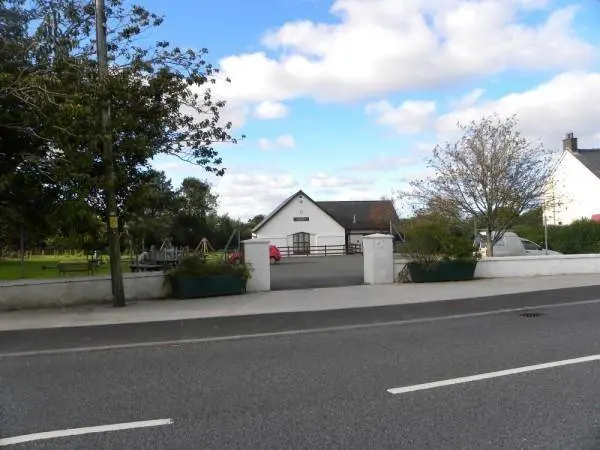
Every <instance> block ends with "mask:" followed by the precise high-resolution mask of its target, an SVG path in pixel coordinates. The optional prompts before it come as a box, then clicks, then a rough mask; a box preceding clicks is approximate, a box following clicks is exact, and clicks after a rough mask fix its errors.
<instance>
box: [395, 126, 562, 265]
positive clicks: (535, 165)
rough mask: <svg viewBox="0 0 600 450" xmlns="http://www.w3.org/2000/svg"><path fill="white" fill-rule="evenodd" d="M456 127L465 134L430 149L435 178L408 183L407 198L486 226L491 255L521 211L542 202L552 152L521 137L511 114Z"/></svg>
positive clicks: (430, 163) (418, 204)
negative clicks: (453, 140) (456, 139)
mask: <svg viewBox="0 0 600 450" xmlns="http://www.w3.org/2000/svg"><path fill="white" fill-rule="evenodd" d="M458 125H459V127H460V128H461V129H462V131H463V136H462V137H461V138H460V139H459V140H458V141H457V142H455V143H447V144H445V145H444V146H437V147H436V148H435V149H434V152H433V157H432V158H431V159H430V160H429V164H428V166H429V168H430V169H432V170H433V176H431V177H429V178H427V179H424V180H417V181H414V182H412V183H411V188H412V189H411V191H410V192H408V193H405V195H407V196H408V197H409V198H411V199H412V200H413V201H414V204H415V205H416V206H417V207H418V208H420V209H421V210H423V209H428V210H434V211H437V212H440V213H444V214H446V215H453V216H458V217H460V218H462V219H471V218H477V219H478V221H479V222H480V223H484V224H485V227H486V230H487V232H488V236H489V237H488V251H489V253H488V254H489V255H491V254H492V253H491V252H492V248H493V244H494V243H496V242H498V241H499V240H500V239H501V238H502V236H503V235H504V233H505V232H506V231H507V230H508V228H509V227H511V226H512V225H513V224H514V223H515V221H516V219H517V218H518V217H519V216H520V215H521V214H522V213H523V212H525V211H527V210H530V209H533V208H537V207H539V206H541V205H542V204H543V203H544V201H545V192H546V188H547V184H548V182H549V180H550V175H551V171H552V165H551V154H550V153H549V152H547V151H545V150H544V148H543V147H542V146H541V145H540V144H537V143H533V142H530V141H528V140H527V139H526V138H524V137H523V136H522V135H521V134H520V132H519V131H518V130H517V120H516V118H515V117H514V116H513V117H509V118H508V119H505V120H502V119H500V118H499V117H498V116H497V115H493V116H491V117H484V118H483V119H481V120H480V121H478V122H475V121H473V122H471V123H470V124H468V125H462V124H458ZM492 234H493V236H492Z"/></svg>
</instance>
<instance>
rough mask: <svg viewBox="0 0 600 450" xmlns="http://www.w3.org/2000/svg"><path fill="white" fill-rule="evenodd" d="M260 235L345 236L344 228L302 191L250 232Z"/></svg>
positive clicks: (282, 204)
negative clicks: (308, 234) (303, 233)
mask: <svg viewBox="0 0 600 450" xmlns="http://www.w3.org/2000/svg"><path fill="white" fill-rule="evenodd" d="M252 231H253V232H254V233H256V234H258V233H260V234H261V235H279V234H281V233H282V232H284V231H285V232H286V234H293V233H297V232H305V233H312V234H337V235H339V234H341V235H342V236H343V235H344V234H345V229H344V227H343V226H342V225H341V224H339V223H338V222H337V221H336V220H335V219H334V218H333V217H331V216H330V215H329V213H327V212H326V211H324V210H323V209H322V208H321V207H320V206H319V205H318V204H317V203H316V202H315V201H313V200H312V199H311V198H310V197H309V196H308V195H306V194H305V193H304V192H303V191H298V192H297V193H295V194H294V195H292V196H291V197H289V198H287V199H286V200H285V201H284V202H283V203H281V204H280V205H279V206H278V207H277V208H275V209H274V210H273V212H272V213H271V214H269V215H268V216H267V217H265V219H264V220H263V221H262V222H261V223H259V224H258V225H257V226H256V227H254V229H253V230H252Z"/></svg>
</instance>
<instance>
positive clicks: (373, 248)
mask: <svg viewBox="0 0 600 450" xmlns="http://www.w3.org/2000/svg"><path fill="white" fill-rule="evenodd" d="M363 257H364V276H365V284H391V283H393V282H394V237H393V236H390V235H389V234H370V235H368V236H364V237H363Z"/></svg>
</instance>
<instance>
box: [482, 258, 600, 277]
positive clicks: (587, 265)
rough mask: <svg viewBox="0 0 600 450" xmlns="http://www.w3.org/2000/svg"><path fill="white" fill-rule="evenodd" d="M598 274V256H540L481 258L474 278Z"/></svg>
mask: <svg viewBox="0 0 600 450" xmlns="http://www.w3.org/2000/svg"><path fill="white" fill-rule="evenodd" d="M590 273H600V255H598V254H591V255H540V256H506V257H498V258H483V259H482V260H480V261H479V262H478V263H477V268H476V269H475V277H476V278H516V277H537V276H553V275H577V274H590Z"/></svg>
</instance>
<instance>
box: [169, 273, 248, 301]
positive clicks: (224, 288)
mask: <svg viewBox="0 0 600 450" xmlns="http://www.w3.org/2000/svg"><path fill="white" fill-rule="evenodd" d="M170 280H171V289H172V296H173V297H174V298H177V299H181V300H183V299H190V298H202V297H217V296H221V295H236V294H243V293H244V292H245V291H246V279H245V278H241V277H238V276H236V275H230V274H222V275H209V276H204V277H199V276H194V275H173V276H172V277H171V279H170Z"/></svg>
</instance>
